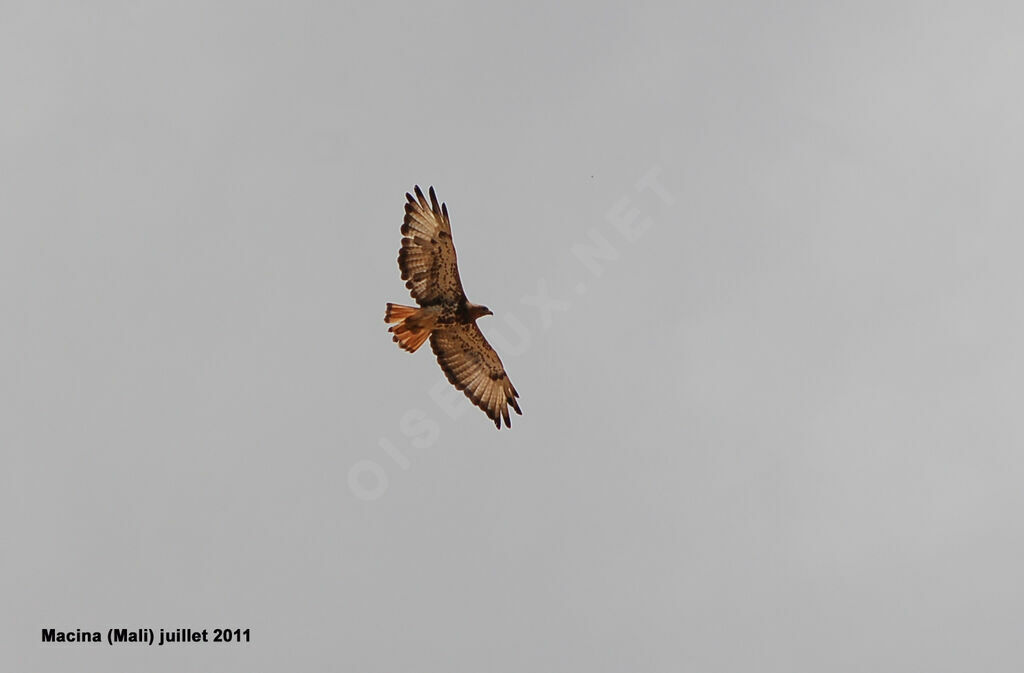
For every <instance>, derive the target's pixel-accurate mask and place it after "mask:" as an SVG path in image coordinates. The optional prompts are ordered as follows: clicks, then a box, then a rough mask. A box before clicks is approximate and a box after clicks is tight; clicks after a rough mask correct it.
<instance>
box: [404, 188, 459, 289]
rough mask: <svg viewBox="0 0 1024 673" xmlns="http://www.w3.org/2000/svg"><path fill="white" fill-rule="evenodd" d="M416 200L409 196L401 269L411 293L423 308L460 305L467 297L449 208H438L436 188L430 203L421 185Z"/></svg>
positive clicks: (443, 206) (442, 206)
mask: <svg viewBox="0 0 1024 673" xmlns="http://www.w3.org/2000/svg"><path fill="white" fill-rule="evenodd" d="M415 191H416V198H413V196H412V194H406V195H405V196H406V198H407V199H408V200H409V201H408V203H406V204H405V221H404V222H403V223H402V236H403V238H402V248H401V249H400V250H399V251H398V268H399V269H401V270H402V280H404V281H405V286H406V287H407V288H409V293H410V294H411V295H412V297H413V299H415V300H416V302H417V303H418V304H419V305H420V306H433V305H435V304H456V303H458V302H459V301H460V300H464V299H465V298H466V295H465V293H464V292H463V290H462V281H461V280H460V279H459V266H458V261H457V260H456V258H455V245H454V244H453V243H452V226H451V222H450V221H449V220H448V206H447V205H445V204H441V205H440V206H438V205H437V196H436V195H435V194H434V188H433V187H431V188H430V203H429V204H428V203H427V200H426V198H424V196H423V192H422V191H420V188H419V186H417V187H416V190H415Z"/></svg>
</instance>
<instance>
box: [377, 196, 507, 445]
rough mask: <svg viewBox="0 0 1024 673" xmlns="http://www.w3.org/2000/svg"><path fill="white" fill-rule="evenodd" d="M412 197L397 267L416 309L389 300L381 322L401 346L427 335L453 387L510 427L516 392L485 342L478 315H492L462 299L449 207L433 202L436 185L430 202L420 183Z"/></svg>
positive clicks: (414, 345)
mask: <svg viewBox="0 0 1024 673" xmlns="http://www.w3.org/2000/svg"><path fill="white" fill-rule="evenodd" d="M415 192H416V196H415V198H414V197H413V196H412V195H411V194H406V195H405V196H406V198H407V199H408V203H406V204H405V221H404V223H403V224H402V236H403V238H402V247H401V249H400V250H399V251H398V268H399V269H401V271H402V280H404V281H405V286H406V287H407V288H409V293H410V294H411V295H412V298H413V299H415V300H416V303H417V304H419V306H420V308H414V307H412V306H402V305H400V304H390V303H389V304H388V305H387V310H386V312H385V313H384V321H385V322H388V323H395V324H394V325H392V326H391V328H390V329H388V331H389V332H391V333H392V334H393V337H392V340H393V341H395V342H396V343H397V344H398V346H399V347H400V348H402V349H403V350H407V351H409V352H410V353H412V352H415V351H416V349H418V348H419V347H420V346H422V345H423V343H424V342H426V340H427V339H428V338H429V339H430V347H431V349H432V350H433V351H434V355H436V356H437V362H438V364H440V365H441V369H442V370H443V371H444V374H445V376H447V377H448V380H449V381H450V382H451V384H452V385H453V386H455V387H456V388H458V389H459V390H461V391H463V392H464V393H465V394H466V397H468V398H469V399H470V401H471V402H472V403H473V404H475V405H476V406H478V407H480V408H481V409H482V410H483V412H484V413H485V414H487V416H488V417H489V418H490V419H491V420H492V421H494V425H495V426H496V427H497V428H499V429H500V428H501V424H502V421H504V423H505V425H506V426H508V427H512V423H511V421H510V419H509V412H508V409H509V406H511V407H512V408H513V409H514V410H515V412H516V413H517V414H520V415H521V414H522V413H523V412H522V411H521V410H520V409H519V403H518V402H517V401H516V398H517V397H519V393H517V392H516V389H515V388H514V387H513V386H512V382H511V381H509V380H508V375H507V374H506V373H505V368H504V366H502V364H501V358H499V357H498V354H497V353H495V352H494V349H493V348H491V345H490V344H489V343H487V339H485V338H484V335H483V333H482V332H481V331H480V328H479V327H477V325H476V320H477V318H480V317H482V316H485V315H493V314H492V313H491V311H490V309H488V308H487V307H486V306H478V305H476V304H472V303H470V302H469V300H468V299H466V293H465V292H464V291H463V289H462V280H460V279H459V267H458V260H456V258H455V246H454V245H453V244H452V227H451V222H450V221H449V219H448V207H447V205H445V204H443V203H442V204H441V205H440V206H439V205H438V203H437V196H435V194H434V188H433V187H431V188H430V190H429V192H428V193H429V194H430V202H429V203H428V202H427V199H426V198H425V197H424V196H423V192H422V191H420V188H419V187H416V188H415Z"/></svg>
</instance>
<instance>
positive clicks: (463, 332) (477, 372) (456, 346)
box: [430, 322, 523, 429]
mask: <svg viewBox="0 0 1024 673" xmlns="http://www.w3.org/2000/svg"><path fill="white" fill-rule="evenodd" d="M430 347H431V348H432V349H433V351H434V355H436V356H437V363H438V364H439V365H441V369H442V370H444V374H445V376H447V377H448V380H449V381H450V382H451V384H452V385H453V386H455V387H456V388H458V389H459V390H461V391H463V392H464V393H466V397H468V398H469V399H470V401H471V402H472V403H473V404H475V405H476V406H478V407H480V408H481V409H483V411H484V413H485V414H487V416H488V417H489V418H490V419H491V420H492V421H494V425H495V426H496V427H498V428H499V429H500V428H501V422H502V421H503V420H504V421H505V425H506V426H508V427H512V423H511V421H510V420H509V413H508V408H509V406H510V405H511V407H512V408H513V409H515V411H516V413H517V414H520V415H522V413H523V412H522V410H520V409H519V403H518V402H517V401H516V398H517V397H519V393H517V392H516V389H515V387H513V385H512V382H511V381H509V379H508V374H506V373H505V367H504V366H502V364H501V358H499V357H498V354H497V353H495V352H494V349H493V348H491V344H489V343H487V339H485V338H484V335H483V333H482V332H481V331H480V328H479V327H477V326H476V323H475V322H472V323H468V324H458V325H452V326H450V327H445V328H442V329H435V330H434V332H433V333H432V334H431V335H430Z"/></svg>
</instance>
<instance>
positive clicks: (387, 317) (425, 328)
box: [384, 303, 437, 353]
mask: <svg viewBox="0 0 1024 673" xmlns="http://www.w3.org/2000/svg"><path fill="white" fill-rule="evenodd" d="M384 322H389V323H397V324H396V325H392V326H391V327H390V328H389V329H388V331H389V332H391V333H392V335H393V336H392V337H391V340H392V341H394V342H395V343H397V344H398V347H399V348H401V349H402V350H406V351H409V352H410V353H415V352H416V349H417V348H419V347H420V346H422V345H423V344H424V343H425V342H426V340H427V339H429V338H430V333H431V332H432V331H434V325H435V324H436V322H437V313H436V311H433V310H430V309H422V308H413V307H412V306H402V305H401V304H391V303H389V304H388V308H387V311H385V313H384Z"/></svg>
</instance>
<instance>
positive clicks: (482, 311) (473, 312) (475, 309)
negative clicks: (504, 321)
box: [466, 304, 494, 320]
mask: <svg viewBox="0 0 1024 673" xmlns="http://www.w3.org/2000/svg"><path fill="white" fill-rule="evenodd" d="M466 308H468V309H469V315H470V316H471V317H472V318H473V320H476V319H477V318H482V317H484V316H485V315H494V313H492V312H491V309H489V308H487V307H486V306H480V305H479V304H469V305H467V306H466Z"/></svg>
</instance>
